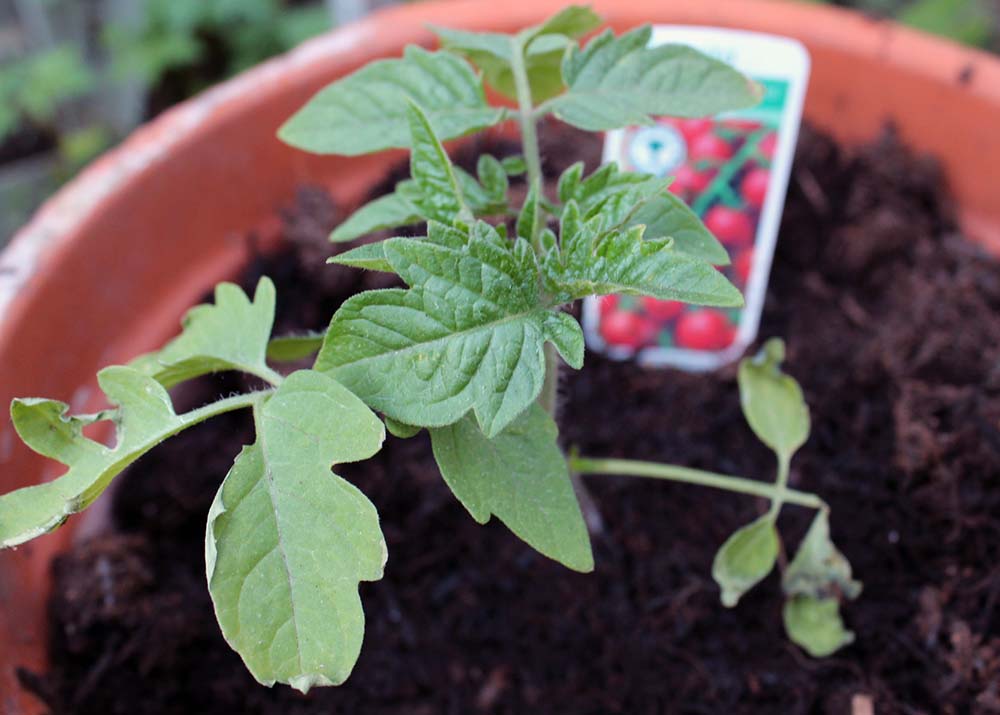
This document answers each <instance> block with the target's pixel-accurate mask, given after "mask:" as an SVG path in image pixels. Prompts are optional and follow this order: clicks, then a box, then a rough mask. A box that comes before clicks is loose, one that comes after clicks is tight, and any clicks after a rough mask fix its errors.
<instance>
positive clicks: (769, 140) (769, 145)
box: [757, 132, 778, 159]
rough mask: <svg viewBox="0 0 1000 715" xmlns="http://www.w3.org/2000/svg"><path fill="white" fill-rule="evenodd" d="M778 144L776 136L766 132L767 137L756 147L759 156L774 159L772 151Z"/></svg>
mask: <svg viewBox="0 0 1000 715" xmlns="http://www.w3.org/2000/svg"><path fill="white" fill-rule="evenodd" d="M777 144H778V135H777V134H775V133H774V132H768V133H767V135H766V136H765V137H764V138H763V139H761V140H760V143H759V144H758V145H757V151H759V152H760V153H761V156H763V157H765V158H767V159H773V158H774V149H775V147H776V146H777Z"/></svg>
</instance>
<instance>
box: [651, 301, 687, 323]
mask: <svg viewBox="0 0 1000 715" xmlns="http://www.w3.org/2000/svg"><path fill="white" fill-rule="evenodd" d="M640 300H641V302H642V309H643V310H644V311H646V314H647V315H649V316H651V317H653V318H656V319H657V320H673V319H674V318H676V317H677V316H678V315H680V314H681V313H683V312H684V303H681V302H680V301H679V300H660V299H659V298H650V297H648V296H644V297H643V298H641V299H640Z"/></svg>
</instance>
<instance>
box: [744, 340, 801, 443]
mask: <svg viewBox="0 0 1000 715" xmlns="http://www.w3.org/2000/svg"><path fill="white" fill-rule="evenodd" d="M784 359H785V344H784V342H782V341H781V340H780V339H778V338H772V339H770V340H768V341H767V343H765V344H764V347H763V349H762V350H761V351H760V352H759V353H757V355H756V356H755V357H753V358H745V359H743V360H741V361H740V369H739V383H740V403H741V404H742V406H743V414H744V416H745V417H746V419H747V422H748V423H749V424H750V428H751V429H752V430H753V431H754V434H756V435H757V438H758V439H760V441H761V442H763V443H764V444H766V445H767V446H768V447H770V448H771V449H773V450H774V451H775V452H776V453H777V454H778V457H779V458H780V459H782V460H784V461H787V460H789V459H791V456H792V454H794V453H795V450H797V449H798V448H799V447H801V446H802V445H803V444H804V443H805V441H806V439H807V438H808V437H809V407H808V406H807V405H806V402H805V399H804V398H803V397H802V388H800V387H799V384H798V383H797V382H796V381H795V380H794V379H793V378H791V377H790V376H788V375H786V374H785V373H783V372H782V371H781V362H782V360H784Z"/></svg>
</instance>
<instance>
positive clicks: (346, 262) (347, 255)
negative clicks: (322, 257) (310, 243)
mask: <svg viewBox="0 0 1000 715" xmlns="http://www.w3.org/2000/svg"><path fill="white" fill-rule="evenodd" d="M382 244H383V241H376V242H375V243H364V244H362V245H360V246H358V247H357V248H352V249H351V250H349V251H344V252H343V253H338V254H337V255H336V256H330V257H329V258H327V259H326V262H327V263H335V264H338V265H341V266H349V267H351V268H363V269H365V270H368V271H383V272H385V273H392V266H390V265H389V261H387V260H386V259H385V247H384V246H383V245H382Z"/></svg>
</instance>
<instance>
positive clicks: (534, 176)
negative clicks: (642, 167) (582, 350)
mask: <svg viewBox="0 0 1000 715" xmlns="http://www.w3.org/2000/svg"><path fill="white" fill-rule="evenodd" d="M510 68H511V72H512V74H513V75H514V86H515V88H516V89H517V103H518V107H519V110H520V111H519V112H518V120H519V121H520V124H521V144H522V146H523V149H524V163H525V164H526V165H527V167H528V186H529V187H535V189H536V190H537V191H538V192H539V198H541V191H542V157H541V153H540V152H539V149H538V129H537V126H536V117H535V113H534V107H533V106H532V99H531V83H530V82H529V81H528V71H527V68H526V67H525V64H524V47H523V45H522V43H521V41H520V40H517V39H516V40H514V41H513V43H512V47H511V61H510ZM541 213H542V212H541V208H539V210H538V211H536V212H535V221H534V223H533V225H532V227H531V236H526V238H529V239H530V240H531V245H532V246H534V247H535V251H536V252H537V251H540V246H539V233H540V232H541V226H542V222H541V221H540V220H539V219H540V216H541ZM558 392H559V356H558V355H557V354H556V350H555V348H554V347H553V346H552V344H551V343H546V344H545V382H544V383H543V384H542V392H541V394H540V395H539V397H538V403H539V404H540V405H541V406H542V407H543V408H544V409H545V411H546V412H548V413H549V414H550V415H552V417H553V418H555V416H556V408H557V403H558V399H557V398H558Z"/></svg>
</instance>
